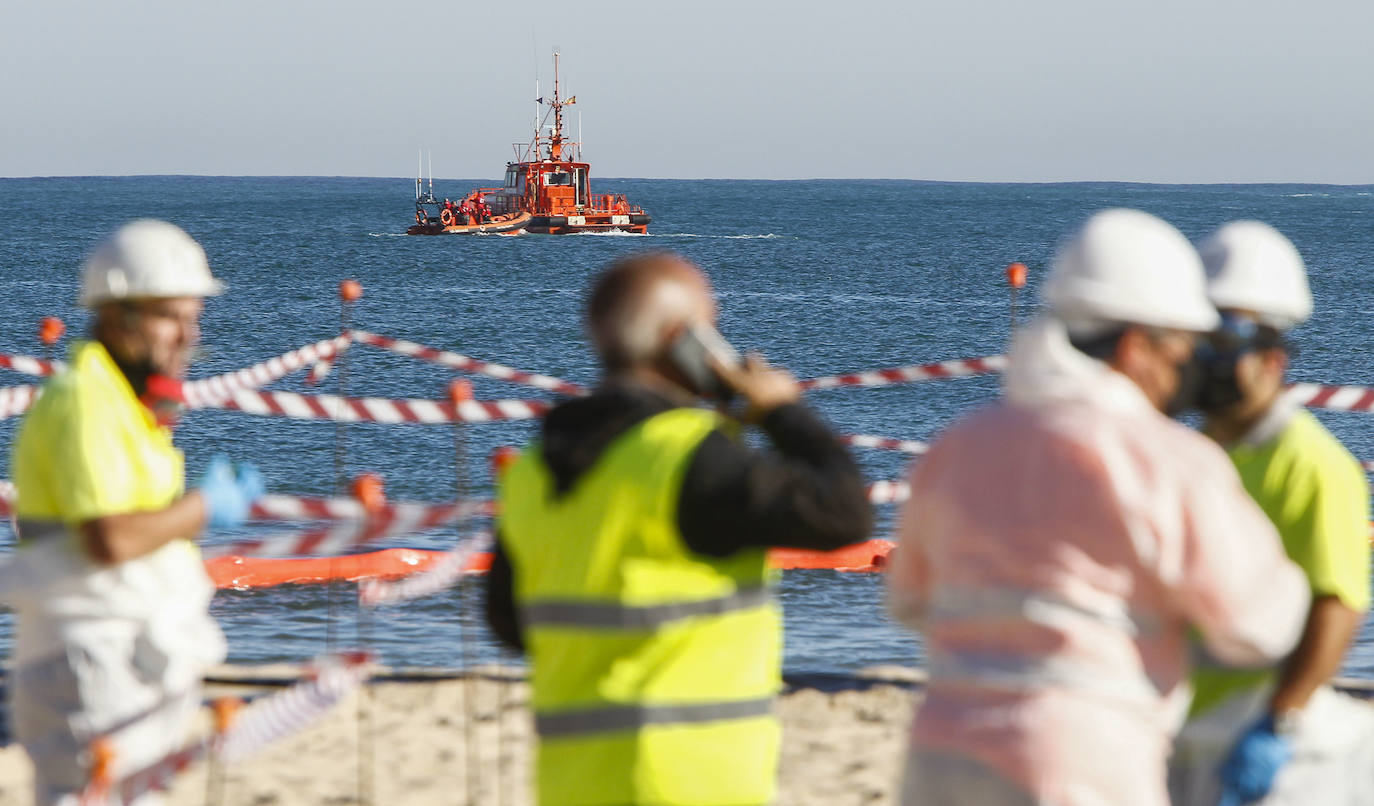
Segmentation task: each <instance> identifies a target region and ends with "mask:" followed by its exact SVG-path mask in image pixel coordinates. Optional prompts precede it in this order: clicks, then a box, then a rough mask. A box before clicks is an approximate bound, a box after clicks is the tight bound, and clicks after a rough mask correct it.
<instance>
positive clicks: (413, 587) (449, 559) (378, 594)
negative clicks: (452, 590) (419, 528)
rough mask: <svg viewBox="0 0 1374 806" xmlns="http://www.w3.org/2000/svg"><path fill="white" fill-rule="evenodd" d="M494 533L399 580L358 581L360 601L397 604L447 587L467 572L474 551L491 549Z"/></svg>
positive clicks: (456, 548)
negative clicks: (359, 582)
mask: <svg viewBox="0 0 1374 806" xmlns="http://www.w3.org/2000/svg"><path fill="white" fill-rule="evenodd" d="M491 543H492V541H491V535H490V534H482V535H479V536H477V537H476V538H473V539H470V540H468V541H467V542H466V543H464V544H463V545H461V546H457V547H455V548H452V549H450V550H448V551H446V552H444V556H443V557H440V558H439V559H438V560H437V561H435V563H434V564H433V565H431V566H430V567H429V568H427V569H425V570H424V571H421V572H420V573H418V574H412V575H411V576H408V577H404V578H403V579H399V580H396V581H388V580H381V579H366V580H363V582H362V583H361V584H359V585H358V601H359V602H361V603H362V604H364V605H367V606H368V607H379V606H382V605H389V604H398V603H400V602H409V601H411V600H413V599H419V598H421V597H424V596H429V595H430V594H434V593H438V592H439V591H442V590H445V589H447V588H448V587H449V586H451V585H452V584H453V583H454V582H456V581H457V580H458V579H459V578H460V577H462V576H463V574H464V573H465V571H464V569H465V568H466V567H467V564H468V560H470V559H472V556H473V555H474V554H477V553H479V552H483V551H490V550H491Z"/></svg>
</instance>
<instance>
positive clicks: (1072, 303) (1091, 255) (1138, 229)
mask: <svg viewBox="0 0 1374 806" xmlns="http://www.w3.org/2000/svg"><path fill="white" fill-rule="evenodd" d="M1044 296H1045V300H1046V301H1047V302H1048V303H1049V305H1050V309H1051V311H1053V312H1054V314H1055V316H1057V317H1059V318H1060V319H1063V320H1064V321H1065V322H1067V323H1068V324H1069V326H1070V329H1073V328H1074V326H1075V324H1076V323H1117V322H1125V323H1132V324H1140V325H1152V326H1155V327H1164V328H1175V329H1178V330H1192V331H1198V332H1203V331H1208V330H1212V329H1213V328H1215V327H1216V326H1217V324H1218V323H1219V322H1220V319H1219V317H1218V316H1217V312H1216V309H1215V308H1213V307H1212V306H1211V304H1210V303H1208V301H1207V293H1206V287H1205V282H1204V275H1203V270H1202V260H1201V259H1200V258H1199V257H1198V254H1197V250H1195V249H1193V246H1192V244H1190V243H1188V239H1187V238H1185V237H1183V233H1181V232H1179V231H1178V230H1176V229H1174V227H1173V226H1172V225H1170V224H1169V223H1167V222H1165V221H1163V220H1162V219H1159V218H1156V217H1154V216H1152V215H1150V214H1149V213H1144V212H1141V211H1139V210H1126V209H1114V210H1103V211H1102V212H1099V213H1097V214H1095V215H1094V216H1093V217H1092V218H1089V219H1088V221H1087V223H1086V224H1084V225H1083V228H1082V229H1081V230H1079V231H1078V232H1077V233H1076V234H1075V235H1074V236H1073V237H1071V238H1070V239H1069V240H1068V241H1066V242H1065V243H1064V244H1063V245H1062V246H1061V247H1060V248H1059V252H1058V254H1056V255H1055V259H1054V265H1053V266H1052V267H1051V269H1050V275H1049V277H1048V279H1046V281H1045V290H1044Z"/></svg>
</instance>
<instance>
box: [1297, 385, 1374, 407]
mask: <svg viewBox="0 0 1374 806" xmlns="http://www.w3.org/2000/svg"><path fill="white" fill-rule="evenodd" d="M1288 394H1289V395H1290V396H1292V397H1293V399H1295V400H1297V401H1298V402H1299V403H1301V404H1302V405H1304V406H1310V407H1311V408H1314V409H1331V410H1333V411H1374V389H1371V388H1369V387H1368V386H1325V385H1322V384H1316V383H1295V384H1293V385H1292V386H1290V387H1288Z"/></svg>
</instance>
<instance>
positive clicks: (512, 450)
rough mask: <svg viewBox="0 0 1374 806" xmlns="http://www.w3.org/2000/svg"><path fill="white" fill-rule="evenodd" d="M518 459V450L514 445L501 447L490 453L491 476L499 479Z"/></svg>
mask: <svg viewBox="0 0 1374 806" xmlns="http://www.w3.org/2000/svg"><path fill="white" fill-rule="evenodd" d="M519 458H520V449H519V448H517V447H515V446H514V445H502V446H501V447H499V448H496V449H495V450H493V451H492V452H491V475H492V476H493V477H496V478H500V477H501V475H502V474H504V473H505V472H506V471H507V470H509V469H510V466H511V465H513V464H515V460H516V459H519Z"/></svg>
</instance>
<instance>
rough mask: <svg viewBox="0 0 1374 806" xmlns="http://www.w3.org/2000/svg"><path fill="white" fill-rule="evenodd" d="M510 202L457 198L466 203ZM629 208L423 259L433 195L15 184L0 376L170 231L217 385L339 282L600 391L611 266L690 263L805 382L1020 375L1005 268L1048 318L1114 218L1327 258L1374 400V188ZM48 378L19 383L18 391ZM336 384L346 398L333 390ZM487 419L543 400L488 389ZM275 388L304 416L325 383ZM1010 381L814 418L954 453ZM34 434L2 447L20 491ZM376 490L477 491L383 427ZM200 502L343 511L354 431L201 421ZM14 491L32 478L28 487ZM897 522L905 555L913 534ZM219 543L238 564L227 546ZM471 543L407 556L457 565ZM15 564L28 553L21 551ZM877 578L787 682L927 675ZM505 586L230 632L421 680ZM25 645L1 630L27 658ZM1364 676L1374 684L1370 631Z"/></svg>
mask: <svg viewBox="0 0 1374 806" xmlns="http://www.w3.org/2000/svg"><path fill="white" fill-rule="evenodd" d="M478 184H490V180H442V181H439V182H436V184H435V190H436V192H437V193H438V194H439V195H441V196H444V195H447V196H457V195H459V194H461V193H463V192H464V191H465V190H467V189H468V188H470V187H472V186H474V185H478ZM595 189H596V190H597V191H599V192H621V191H623V192H625V193H627V194H628V195H629V197H630V198H631V199H632V200H634V201H636V202H638V203H640V204H642V205H644V206H645V207H646V208H648V210H649V211H650V212H651V213H652V214H653V216H654V223H653V225H652V226H651V234H650V235H648V236H643V237H629V236H572V237H562V238H554V237H545V236H527V237H521V238H507V237H432V238H421V237H404V236H402V235H401V234H400V233H402V232H404V230H405V227H406V226H407V224H409V223H410V221H411V216H412V213H413V208H412V206H411V194H412V182H411V180H409V179H346V178H219V177H130V178H60V179H0V304H3V306H4V310H5V311H6V314H5V315H4V316H3V317H0V352H18V353H33V352H35V351H36V350H37V349H38V348H37V344H36V340H35V332H36V326H37V322H38V320H39V319H40V318H41V317H43V316H46V315H52V314H55V315H58V316H61V317H63V318H64V319H65V320H66V321H67V323H68V325H69V332H71V333H77V332H81V331H83V330H84V329H85V327H86V321H85V316H84V314H83V312H82V311H81V310H79V309H78V308H77V307H76V306H75V304H74V302H73V300H74V298H75V295H76V286H77V275H78V270H79V266H80V262H81V259H82V256H83V255H84V254H85V253H86V252H87V251H88V250H89V249H90V248H91V246H92V245H93V244H94V243H95V242H96V241H97V240H98V239H99V238H100V237H101V236H102V235H103V234H104V233H106V232H108V231H109V230H110V229H111V228H112V227H114V226H115V225H117V224H118V223H119V222H122V221H124V220H126V219H129V218H134V217H139V216H153V217H158V218H166V219H169V220H171V221H174V222H176V223H177V224H179V225H181V226H182V227H184V228H185V229H186V230H188V231H189V232H190V233H191V234H192V235H194V236H195V237H196V238H198V239H199V240H200V241H201V242H202V243H203V244H204V245H205V247H206V249H207V251H208V252H209V254H210V259H211V262H212V264H213V266H214V269H215V271H216V273H217V274H218V275H220V276H221V277H223V278H225V279H226V280H227V281H228V283H229V286H230V291H229V293H228V294H227V295H226V296H224V297H222V298H219V299H216V300H214V301H212V302H211V303H210V304H209V306H208V308H207V312H206V317H205V344H206V347H207V350H208V355H207V357H206V358H205V360H204V361H203V362H202V363H201V364H200V365H198V366H197V367H196V368H195V373H196V374H198V375H204V374H211V373H214V372H221V371H225V370H229V369H234V368H237V367H240V366H244V365H247V364H250V363H253V362H255V361H259V360H262V359H264V358H267V357H269V356H272V355H276V354H278V353H281V352H283V351H285V350H287V349H290V348H294V347H297V346H300V345H302V344H304V343H307V342H311V341H315V340H318V339H321V338H325V337H328V336H330V335H333V334H336V333H337V332H338V331H339V327H340V310H339V302H338V298H337V296H336V288H337V284H338V282H339V281H340V280H341V279H344V278H356V279H357V280H359V281H361V282H362V283H363V285H364V287H365V288H366V296H365V297H364V299H363V300H362V301H361V302H360V303H359V304H358V306H357V308H356V311H355V313H354V322H355V323H356V324H357V325H358V326H360V327H365V328H367V329H370V330H373V331H376V332H380V333H384V334H389V335H394V336H398V337H403V338H408V339H412V340H415V341H418V342H422V343H425V344H430V345H434V346H438V347H443V348H448V349H453V350H457V351H459V352H462V353H466V354H468V355H472V356H475V357H479V358H484V359H488V360H493V361H499V362H503V363H507V364H511V365H514V366H517V367H521V368H526V369H534V370H539V371H542V372H546V373H550V374H555V375H560V376H564V377H567V378H569V379H571V380H574V381H579V382H590V381H592V380H593V378H594V374H595V370H594V364H593V359H592V356H591V353H590V352H589V351H588V348H587V343H586V340H585V339H584V337H583V335H582V332H581V327H580V307H579V305H580V299H581V297H582V293H583V290H584V288H585V287H586V285H587V281H588V278H589V276H591V275H592V274H593V273H594V272H595V271H596V270H597V269H598V268H599V267H601V266H603V265H605V264H606V263H607V262H608V261H610V260H612V259H614V258H616V257H618V256H620V255H623V254H625V253H627V252H630V251H634V250H640V249H672V250H676V251H679V252H682V253H684V254H685V255H687V256H689V257H690V258H691V259H693V260H695V261H696V262H698V263H700V264H701V265H702V266H703V267H705V268H706V270H707V271H708V272H709V273H710V274H711V276H712V278H713V280H714V282H715V284H716V287H717V289H718V291H719V294H720V298H721V308H722V321H721V329H722V331H723V332H724V333H725V335H726V336H727V337H728V338H729V339H730V340H731V341H733V342H734V343H736V344H737V345H739V346H741V347H751V348H756V349H758V350H761V351H762V352H763V353H764V354H766V355H767V356H768V357H769V358H771V359H772V360H774V361H776V362H778V363H781V364H784V365H786V366H788V367H789V368H791V369H792V370H793V371H794V372H796V373H797V374H798V375H799V376H803V377H805V376H812V375H818V374H829V373H833V372H839V371H846V370H859V369H869V368H877V367H886V366H895V365H901V364H909V363H913V362H924V361H933V360H938V359H949V358H964V357H971V356H981V355H987V354H991V353H997V352H1000V351H1001V350H1002V349H1003V348H1004V345H1005V343H1006V341H1007V336H1008V333H1009V319H1010V300H1009V296H1008V291H1007V289H1006V287H1005V284H1004V280H1003V270H1004V267H1005V266H1006V265H1007V264H1008V263H1009V262H1011V261H1014V260H1019V261H1022V262H1024V263H1025V264H1026V265H1027V266H1029V267H1030V287H1029V288H1028V289H1027V293H1026V294H1025V299H1023V300H1022V306H1021V315H1022V317H1023V318H1024V317H1025V316H1026V315H1027V312H1028V311H1029V309H1030V308H1031V307H1033V305H1034V300H1035V289H1036V288H1037V287H1038V285H1039V283H1040V281H1041V279H1042V278H1043V276H1044V273H1045V268H1046V265H1047V262H1048V260H1049V258H1050V256H1051V254H1052V251H1053V248H1054V245H1055V243H1056V241H1057V240H1058V239H1059V238H1060V237H1061V236H1062V235H1063V234H1064V233H1065V232H1066V231H1068V230H1069V229H1071V228H1072V227H1073V226H1074V225H1075V224H1077V223H1078V222H1080V221H1081V220H1082V219H1083V218H1085V217H1086V216H1087V215H1088V214H1089V213H1090V212H1092V211H1094V210H1097V209H1099V208H1102V207H1107V206H1117V205H1126V206H1131V207H1139V208H1143V209H1145V210H1148V211H1150V212H1153V213H1156V214H1159V215H1161V216H1164V217H1165V218H1167V219H1169V220H1170V221H1172V222H1174V223H1175V224H1177V225H1178V226H1179V227H1180V228H1181V229H1182V230H1183V231H1184V232H1185V233H1187V234H1188V235H1189V236H1190V237H1195V238H1196V237H1200V236H1202V235H1204V234H1205V233H1207V232H1208V231H1210V230H1211V229H1212V228H1214V227H1216V226H1217V225H1219V224H1221V223H1222V222H1225V221H1228V220H1231V219H1235V218H1242V217H1254V218H1260V219H1263V220H1266V221H1269V222H1271V223H1273V224H1275V225H1277V226H1278V227H1279V228H1280V229H1282V230H1283V231H1284V232H1286V233H1287V234H1288V235H1289V236H1290V237H1292V238H1293V240H1294V241H1295V242H1296V243H1297V244H1298V246H1299V248H1300V249H1301V250H1302V252H1303V254H1304V255H1305V256H1306V258H1307V260H1308V263H1309V267H1310V269H1311V273H1312V285H1313V292H1314V295H1315V297H1316V305H1317V309H1316V315H1315V316H1314V317H1313V320H1312V321H1311V323H1310V324H1308V325H1306V326H1305V327H1303V328H1302V329H1301V330H1299V331H1298V332H1297V334H1296V339H1297V342H1298V345H1299V347H1300V350H1301V352H1300V354H1299V355H1298V357H1297V359H1296V365H1295V368H1294V377H1295V379H1298V380H1306V381H1320V382H1339V383H1358V384H1370V383H1374V377H1372V375H1374V373H1372V372H1371V368H1370V361H1369V358H1370V354H1371V351H1374V329H1372V328H1371V327H1370V325H1369V319H1368V316H1369V312H1370V311H1371V310H1374V304H1371V303H1374V299H1371V296H1372V295H1374V291H1372V290H1371V284H1370V282H1369V272H1370V270H1371V268H1372V267H1374V188H1371V187H1332V186H1305V185H1241V186H1170V185H1134V184H1061V185H1054V184H1048V185H998V184H944V183H924V182H887V181H882V182H875V181H796V182H757V181H668V180H646V179H635V180H627V179H622V180H613V179H608V180H605V181H600V182H596V188H595ZM350 362H351V363H350V369H349V380H348V384H349V391H350V392H351V393H354V394H368V395H379V396H398V397H399V396H409V397H441V396H443V394H444V391H445V389H446V387H447V383H448V381H449V379H450V378H451V375H450V373H448V372H446V371H444V370H442V369H440V368H437V367H433V366H428V365H424V364H419V363H416V362H413V361H411V360H409V359H405V358H401V357H398V356H394V355H391V354H388V353H384V352H380V351H377V350H373V349H371V348H367V347H357V348H355V349H354V350H352V351H351V354H350ZM26 380H27V379H26V378H24V377H23V376H18V375H12V374H10V375H8V377H7V378H5V379H3V382H4V383H23V382H26ZM336 382H337V374H336V375H334V376H331V378H330V379H329V381H328V382H327V383H326V384H325V387H324V389H325V390H326V391H333V389H334V384H335V383H336ZM475 385H476V388H477V392H478V396H479V397H481V398H494V397H527V396H530V395H531V393H530V392H529V391H527V390H525V389H522V388H520V387H512V386H508V385H506V384H502V383H500V382H497V381H493V380H488V379H482V378H478V379H476V380H475ZM276 388H281V389H293V390H301V389H303V386H302V384H301V379H300V378H299V376H297V377H294V378H291V379H288V380H286V381H284V382H282V383H280V384H278V385H277V387H276ZM996 392H997V385H996V380H995V379H993V378H974V379H961V380H951V381H939V382H933V383H923V384H915V385H908V386H899V387H889V388H884V389H871V390H839V391H826V392H815V393H812V394H811V396H810V400H811V402H812V403H814V404H815V405H816V406H817V407H819V408H820V409H821V410H822V411H823V412H824V413H825V415H826V416H827V417H829V418H830V420H831V421H832V422H833V423H834V424H835V425H836V426H837V427H838V428H839V429H841V430H843V431H846V432H852V433H867V434H879V435H886V436H894V437H904V438H927V437H930V436H931V435H933V434H935V433H936V432H938V431H939V430H940V428H941V427H943V426H945V425H946V424H947V423H949V422H950V421H951V420H952V419H953V418H955V417H956V416H958V415H959V413H960V412H963V411H965V410H967V409H968V408H969V407H971V406H975V405H977V404H979V403H982V402H986V401H988V400H991V399H992V398H993V397H994V396H995V395H996ZM1318 416H1320V417H1321V419H1322V420H1323V422H1325V423H1327V424H1328V425H1329V426H1330V428H1331V429H1332V430H1333V431H1335V433H1336V434H1337V435H1338V436H1339V437H1340V438H1341V439H1343V440H1344V441H1345V442H1346V444H1347V445H1349V446H1350V448H1351V450H1352V451H1353V452H1354V453H1355V454H1356V455H1357V456H1359V457H1360V458H1364V459H1374V419H1371V418H1370V416H1369V415H1361V414H1341V413H1320V414H1319V415H1318ZM13 427H14V421H8V422H4V423H0V453H3V454H4V458H5V464H6V466H7V465H8V452H9V445H10V440H11V437H12V434H13ZM530 434H531V425H530V424H527V423H505V424H492V425H482V426H473V427H467V428H464V429H463V431H462V434H461V440H462V443H463V445H464V450H465V451H466V452H467V455H468V456H469V457H470V461H469V466H470V467H469V471H468V476H469V485H470V487H471V489H473V490H475V491H477V492H478V493H482V494H485V493H487V492H489V488H490V482H489V477H488V474H487V470H486V462H485V459H484V458H483V457H485V456H486V455H487V454H488V452H489V451H490V450H491V449H492V448H494V447H496V446H498V445H505V444H520V443H523V442H524V441H525V440H526V439H528V438H529V436H530ZM343 439H344V452H345V456H346V461H345V464H346V468H347V471H348V473H349V474H353V473H357V472H360V471H363V470H374V471H377V472H380V473H382V474H383V475H384V476H385V477H386V480H387V487H388V492H389V494H390V496H391V497H392V498H393V499H409V500H442V499H446V498H449V497H451V496H452V495H453V491H454V487H455V483H456V482H455V464H456V460H455V429H454V428H453V427H451V426H421V425H409V426H380V425H357V426H350V427H348V428H347V429H346V430H345V431H344V433H343ZM177 440H178V442H179V443H180V445H181V446H182V447H183V448H184V450H185V451H186V454H187V457H188V462H189V467H190V471H191V474H192V476H193V477H194V476H195V475H196V474H197V473H198V472H199V470H200V469H201V468H202V467H203V466H204V464H205V462H206V460H207V458H208V457H209V456H210V455H211V454H213V453H215V452H219V451H223V452H226V453H228V454H230V455H232V456H234V457H236V458H240V459H247V460H251V461H253V462H255V463H256V464H257V465H258V466H259V467H260V468H261V469H262V471H263V472H264V473H265V474H266V476H267V478H268V480H269V483H270V486H271V488H272V489H273V490H274V491H279V492H289V493H300V494H316V495H318V494H325V493H328V492H330V491H331V490H332V489H333V487H334V484H335V471H334V456H335V449H336V429H335V427H334V426H333V425H331V424H327V423H310V422H291V421H284V420H275V419H264V418H254V417H249V416H246V415H243V414H237V413H228V412H197V413H192V414H190V415H189V416H187V417H186V419H185V421H184V422H183V424H182V426H181V427H180V429H179V430H178V432H177ZM858 455H859V458H860V461H861V462H862V464H863V467H864V469H865V471H866V472H867V474H868V476H869V477H870V478H872V479H890V478H896V477H898V476H899V474H901V472H902V470H903V466H904V464H905V460H904V458H903V457H902V456H901V455H898V454H892V453H880V452H874V451H864V452H861V453H859V454H858ZM6 475H7V472H6ZM891 514H892V513H891V508H885V509H883V510H882V513H881V519H880V525H879V528H878V534H879V535H883V534H886V533H888V532H889V531H890V529H891ZM226 537H227V536H225V535H216V536H212V537H211V538H210V540H211V541H216V540H224V539H226ZM455 539H456V538H455V535H454V533H453V532H452V531H449V532H446V533H432V534H428V535H422V536H416V537H411V538H406V539H405V540H401V541H396V542H395V543H393V544H395V545H411V546H418V547H429V548H442V547H447V546H449V545H451V544H452V543H453V541H454V540H455ZM0 540H2V541H3V543H4V544H8V543H9V542H10V541H11V540H12V538H11V536H10V535H9V534H7V533H6V534H4V535H3V536H0ZM881 585H882V579H881V577H880V576H878V575H872V574H841V573H834V572H828V571H812V572H789V573H788V574H786V575H785V576H784V580H783V585H782V597H783V601H784V603H785V610H786V615H787V636H786V638H787V655H786V665H787V667H788V669H789V670H792V671H831V672H843V671H850V670H855V669H859V668H862V667H865V666H872V665H875V664H889V663H897V664H913V663H916V662H918V660H919V646H918V643H917V641H916V640H915V639H914V638H913V637H912V636H911V635H910V634H908V633H907V632H906V631H905V630H903V629H901V628H899V627H897V626H895V625H894V624H892V623H891V622H890V621H889V620H888V619H887V617H886V616H885V614H884V609H883V605H882V587H881ZM479 587H480V586H479V585H478V584H468V585H465V586H463V587H462V588H459V589H454V590H452V591H450V592H448V593H446V594H443V595H439V596H435V597H432V598H429V599H425V600H421V601H419V602H415V603H412V604H410V605H407V606H404V607H398V608H390V609H383V610H380V611H377V612H375V613H373V614H371V615H370V616H369V617H367V618H366V619H359V618H358V616H357V610H356V606H355V605H354V604H353V602H354V593H355V592H354V589H353V587H352V586H350V585H337V586H334V588H333V589H332V595H331V588H330V587H328V586H287V587H282V588H277V589H268V590H261V591H248V592H223V593H221V594H220V595H219V596H218V597H217V598H216V600H215V603H214V613H215V615H216V617H218V618H219V620H220V621H221V623H222V624H223V625H224V628H225V632H226V633H227V634H228V636H229V642H230V653H231V660H234V661H243V662H264V661H277V660H302V659H306V658H309V657H311V656H313V655H315V654H317V653H318V652H320V651H321V650H323V649H324V647H325V646H326V643H327V642H328V641H331V640H332V641H335V642H341V643H353V642H355V641H358V640H362V641H363V642H364V643H367V644H368V645H370V646H371V647H373V648H374V649H376V650H378V651H379V652H380V653H381V655H382V658H383V660H384V661H385V662H387V663H390V664H396V665H425V666H456V665H460V664H463V663H465V662H471V661H474V660H477V659H490V658H492V657H493V653H494V650H493V649H492V645H491V644H490V642H489V640H488V638H487V636H486V634H485V628H483V627H482V626H481V625H480V619H479V618H477V614H478V612H479V606H478V605H479V601H480V598H479ZM9 632H10V623H9V621H8V617H7V616H3V615H0V653H3V652H4V651H5V650H6V648H7V646H8V640H9ZM1347 672H1348V673H1351V674H1355V675H1361V676H1365V677H1374V632H1371V630H1370V628H1369V626H1368V625H1366V629H1365V631H1364V634H1363V636H1362V638H1361V642H1360V645H1359V646H1358V647H1357V648H1356V649H1355V650H1354V651H1353V652H1352V653H1351V655H1350V657H1349V659H1348V663H1347Z"/></svg>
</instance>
